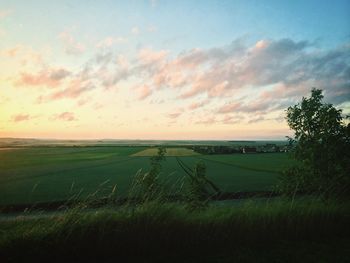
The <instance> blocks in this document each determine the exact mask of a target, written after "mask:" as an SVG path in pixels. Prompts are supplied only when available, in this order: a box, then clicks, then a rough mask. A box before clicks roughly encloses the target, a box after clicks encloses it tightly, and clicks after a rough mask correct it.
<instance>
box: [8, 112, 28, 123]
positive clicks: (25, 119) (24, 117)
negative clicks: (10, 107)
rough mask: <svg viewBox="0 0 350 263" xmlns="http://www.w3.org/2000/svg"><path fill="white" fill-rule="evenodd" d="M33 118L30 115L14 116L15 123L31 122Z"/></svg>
mask: <svg viewBox="0 0 350 263" xmlns="http://www.w3.org/2000/svg"><path fill="white" fill-rule="evenodd" d="M31 118H32V117H31V116H30V115H29V114H17V115H14V116H12V121H13V122H21V121H29V120H30V119H31Z"/></svg>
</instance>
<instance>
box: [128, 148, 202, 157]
mask: <svg viewBox="0 0 350 263" xmlns="http://www.w3.org/2000/svg"><path fill="white" fill-rule="evenodd" d="M157 154H158V148H149V149H145V150H143V151H140V152H137V153H134V154H132V155H131V156H147V157H150V156H155V155H157ZM196 155H199V153H197V152H195V151H193V150H191V149H187V148H177V147H175V148H167V149H166V153H165V156H196Z"/></svg>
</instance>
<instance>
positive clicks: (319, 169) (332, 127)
mask: <svg viewBox="0 0 350 263" xmlns="http://www.w3.org/2000/svg"><path fill="white" fill-rule="evenodd" d="M322 99H323V95H322V91H321V90H319V89H312V91H311V97H310V98H303V99H302V101H301V103H298V104H296V105H294V106H291V107H289V108H288V109H287V116H286V119H287V122H288V125H289V127H290V128H291V129H292V130H293V131H294V138H290V141H291V142H293V143H294V145H295V147H294V151H293V153H292V154H293V157H294V158H295V159H296V160H297V161H298V165H297V166H294V167H292V168H290V169H288V170H287V171H285V172H284V174H283V176H282V178H281V183H280V189H281V190H282V192H284V193H287V194H291V193H293V192H296V191H301V192H312V193H319V194H323V195H325V196H329V195H331V194H349V192H350V188H349V186H350V184H349V183H350V148H349V146H350V139H349V134H350V133H349V130H350V126H349V124H348V125H346V124H345V123H344V119H343V117H342V110H337V109H336V108H335V107H334V106H333V105H332V104H326V103H323V102H322Z"/></svg>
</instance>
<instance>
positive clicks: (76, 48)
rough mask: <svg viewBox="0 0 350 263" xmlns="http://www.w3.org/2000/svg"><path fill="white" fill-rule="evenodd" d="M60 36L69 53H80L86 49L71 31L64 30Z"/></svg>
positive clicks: (65, 49)
mask: <svg viewBox="0 0 350 263" xmlns="http://www.w3.org/2000/svg"><path fill="white" fill-rule="evenodd" d="M58 38H59V39H60V40H61V41H62V43H63V47H64V51H65V52H66V54H68V55H80V54H82V53H83V52H84V51H85V49H86V47H85V45H83V44H82V43H80V42H78V41H76V40H75V39H74V37H73V35H72V33H71V32H70V31H63V32H62V33H60V34H59V36H58Z"/></svg>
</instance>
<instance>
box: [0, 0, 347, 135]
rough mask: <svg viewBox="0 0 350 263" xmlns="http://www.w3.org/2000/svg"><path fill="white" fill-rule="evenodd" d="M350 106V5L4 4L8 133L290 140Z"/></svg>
mask: <svg viewBox="0 0 350 263" xmlns="http://www.w3.org/2000/svg"><path fill="white" fill-rule="evenodd" d="M313 87H316V88H319V89H322V90H323V91H324V95H325V101H326V102H327V103H332V104H334V105H335V106H336V107H337V108H339V109H343V112H344V114H350V1H348V0H345V1H340V0H337V1H321V0H317V1H313V0H296V1H273V0H270V1H269V0H266V1H252V0H246V1H243V0H242V1H234V0H231V1H162V0H152V1H149V0H147V1H146V0H144V1H141V0H139V1H92V0H90V1H89V0H85V1H82V0H81V1H80V0H70V1H68V0H66V1H65V0H60V1H58V0H57V1H45V0H42V1H39V0H28V1H18V0H11V1H10V0H8V1H4V0H0V137H23V138H56V139H107V138H108V139H163V140H177V139H191V140H193V139H197V140H235V139H237V140H241V139H283V138H285V136H288V135H291V134H292V133H291V131H290V130H289V128H288V125H287V123H286V120H285V110H286V108H288V106H291V105H294V104H295V103H297V102H298V101H300V100H301V98H302V97H303V96H308V95H309V94H310V91H311V89H312V88H313Z"/></svg>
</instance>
